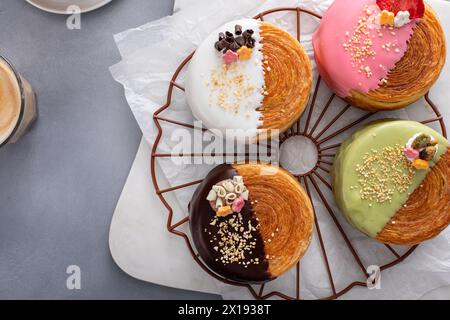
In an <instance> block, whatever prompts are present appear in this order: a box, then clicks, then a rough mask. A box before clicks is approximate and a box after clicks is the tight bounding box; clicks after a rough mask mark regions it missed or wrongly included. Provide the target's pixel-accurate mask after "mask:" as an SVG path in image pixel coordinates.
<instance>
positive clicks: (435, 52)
mask: <svg viewBox="0 0 450 320" xmlns="http://www.w3.org/2000/svg"><path fill="white" fill-rule="evenodd" d="M445 57H446V46H445V36H444V32H443V30H442V27H441V24H440V22H439V20H438V18H437V16H436V13H435V12H434V11H433V9H432V8H431V7H430V6H429V5H427V6H426V10H425V15H424V17H423V18H422V19H421V20H420V22H419V23H418V25H417V27H416V28H415V29H414V33H413V35H412V37H411V39H410V42H409V44H408V50H407V51H406V53H405V55H404V56H403V58H402V59H401V60H400V61H399V62H398V63H397V64H396V66H395V68H394V69H393V70H391V71H390V72H389V74H388V77H387V83H386V84H385V85H382V86H381V87H380V88H378V89H376V90H372V91H370V92H369V93H367V94H364V93H362V92H359V91H357V90H353V91H352V93H351V96H349V97H347V98H346V100H347V101H348V102H349V103H350V104H352V105H354V106H357V107H360V108H362V109H366V110H369V111H377V110H395V109H400V108H404V107H406V106H408V105H410V104H412V103H414V102H415V101H417V100H419V99H420V98H421V97H423V96H424V95H425V94H426V93H427V92H428V91H429V90H430V88H431V86H432V85H433V84H434V83H435V82H436V80H437V79H438V77H439V74H440V73H441V71H442V68H443V67H444V64H445Z"/></svg>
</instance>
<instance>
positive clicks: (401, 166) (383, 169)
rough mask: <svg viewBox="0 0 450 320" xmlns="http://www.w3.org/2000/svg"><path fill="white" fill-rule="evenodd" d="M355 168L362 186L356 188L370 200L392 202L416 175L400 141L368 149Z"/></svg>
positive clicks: (362, 197) (363, 197)
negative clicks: (377, 148) (397, 143)
mask: <svg viewBox="0 0 450 320" xmlns="http://www.w3.org/2000/svg"><path fill="white" fill-rule="evenodd" d="M356 172H357V173H358V184H359V186H356V187H353V189H355V188H356V189H359V191H360V197H361V199H362V200H368V201H370V202H371V203H372V202H377V203H384V202H391V201H392V197H393V195H394V194H395V193H396V192H398V193H405V192H407V191H408V189H409V187H410V186H411V184H412V182H413V178H414V175H415V170H414V168H413V166H412V165H411V162H410V161H408V159H407V158H406V156H405V155H404V154H403V147H402V146H401V145H395V146H388V147H384V148H383V149H381V150H372V151H371V152H369V153H366V154H365V155H364V157H363V161H362V163H361V164H358V165H356Z"/></svg>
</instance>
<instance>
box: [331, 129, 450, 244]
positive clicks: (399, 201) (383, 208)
mask: <svg viewBox="0 0 450 320" xmlns="http://www.w3.org/2000/svg"><path fill="white" fill-rule="evenodd" d="M420 132H422V133H426V134H429V135H432V136H433V137H434V138H435V139H437V140H438V142H439V149H438V152H437V154H436V156H435V158H434V160H433V161H431V162H430V167H433V166H434V165H435V164H436V162H437V161H439V159H440V157H441V156H442V154H444V153H445V152H446V151H447V149H448V147H449V144H448V142H447V140H446V139H445V138H444V137H443V136H442V135H440V134H439V133H437V132H436V131H434V130H433V129H431V128H429V127H427V126H425V125H423V124H421V123H418V122H415V121H404V120H378V121H375V122H372V123H369V124H368V125H366V126H364V127H363V128H361V129H360V130H358V131H357V132H355V133H354V134H353V135H352V136H351V137H350V138H349V139H347V140H346V141H344V143H343V144H342V145H341V147H340V148H339V151H338V153H337V154H336V158H335V162H334V165H333V169H332V178H333V192H334V196H335V199H336V203H337V204H338V206H339V208H340V209H341V211H342V212H343V213H344V215H345V216H346V218H347V220H348V221H349V222H350V223H351V224H353V225H354V226H355V227H356V228H358V229H359V230H361V231H362V232H364V233H366V234H367V235H369V236H371V237H376V235H377V234H378V232H380V231H381V230H382V229H383V228H384V226H385V225H386V223H388V222H389V220H390V219H391V218H392V217H393V216H394V215H395V213H396V212H397V211H398V210H399V209H400V208H401V207H402V206H403V205H404V204H405V203H406V202H407V200H408V197H409V195H410V194H411V193H412V192H413V191H414V190H416V189H417V188H418V187H419V186H420V184H421V183H422V181H423V179H425V177H426V175H427V174H428V172H429V170H417V171H415V174H414V178H413V180H412V184H411V185H410V187H409V189H408V190H407V192H403V193H401V192H398V191H395V192H394V194H393V195H392V200H391V201H390V202H389V201H386V202H382V203H378V202H375V201H373V202H371V201H369V200H362V199H361V195H360V190H359V188H358V189H357V188H354V186H358V173H357V171H356V166H357V165H358V164H361V163H362V162H363V158H364V156H365V155H366V154H367V153H370V152H372V150H382V149H383V148H385V147H389V146H391V147H392V146H395V145H401V146H404V145H406V143H407V142H408V140H409V139H410V138H411V137H412V136H413V135H415V134H417V133H420ZM402 170H404V169H402ZM404 171H405V173H406V170H404Z"/></svg>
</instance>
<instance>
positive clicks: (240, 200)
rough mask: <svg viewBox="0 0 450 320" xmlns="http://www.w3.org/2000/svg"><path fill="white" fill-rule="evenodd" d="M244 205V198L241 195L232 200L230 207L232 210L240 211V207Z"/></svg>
mask: <svg viewBox="0 0 450 320" xmlns="http://www.w3.org/2000/svg"><path fill="white" fill-rule="evenodd" d="M244 205H245V200H244V198H242V197H239V198H236V199H235V200H234V201H233V204H232V205H231V209H232V210H233V212H237V213H239V212H241V210H242V208H243V207H244Z"/></svg>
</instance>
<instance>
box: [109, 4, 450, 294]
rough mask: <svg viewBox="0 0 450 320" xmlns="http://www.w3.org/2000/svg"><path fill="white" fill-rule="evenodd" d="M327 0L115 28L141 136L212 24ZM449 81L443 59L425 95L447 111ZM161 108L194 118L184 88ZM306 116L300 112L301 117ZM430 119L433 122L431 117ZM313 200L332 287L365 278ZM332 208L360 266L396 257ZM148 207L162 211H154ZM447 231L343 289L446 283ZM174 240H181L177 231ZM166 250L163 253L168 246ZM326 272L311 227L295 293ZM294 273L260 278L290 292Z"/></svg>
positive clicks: (284, 22) (194, 12)
mask: <svg viewBox="0 0 450 320" xmlns="http://www.w3.org/2000/svg"><path fill="white" fill-rule="evenodd" d="M331 2H332V1H330V0H308V1H292V0H286V1H279V0H278V1H274V0H267V1H262V0H261V1H255V0H248V1H220V0H216V1H214V2H211V1H209V2H203V1H199V3H198V5H196V6H195V7H194V6H192V7H190V8H184V9H182V10H180V11H178V12H176V13H175V14H174V15H173V16H172V17H167V18H164V19H161V20H159V21H155V22H152V23H149V24H147V25H144V26H142V27H139V28H137V29H132V30H128V31H125V32H123V33H121V34H118V35H116V37H115V39H116V42H117V45H118V48H119V50H120V52H121V54H122V57H123V59H122V61H121V62H120V63H119V64H117V65H115V66H113V67H111V72H112V74H113V77H114V78H115V79H116V80H117V81H118V82H120V83H121V84H123V86H124V88H125V94H126V97H127V100H128V102H129V104H130V107H131V109H132V111H133V113H134V115H135V117H136V119H137V121H138V123H139V125H140V127H141V129H142V131H143V134H144V137H145V138H146V140H147V142H148V143H149V144H152V143H153V142H154V139H155V134H156V129H155V127H154V124H153V121H152V114H153V112H154V111H155V110H156V109H157V108H158V107H159V106H160V105H162V104H164V102H165V99H166V94H167V86H168V81H169V79H170V78H171V76H172V74H173V72H174V70H175V69H176V67H177V66H178V65H179V63H180V62H181V61H182V60H183V59H184V58H185V56H187V55H188V54H189V53H190V52H192V51H193V50H194V49H195V47H196V46H197V45H198V44H199V43H200V42H201V40H202V39H203V38H204V37H205V36H206V35H207V34H209V32H210V31H211V30H213V29H215V28H217V27H218V26H220V25H221V24H223V23H225V22H227V21H230V20H233V19H236V18H240V17H243V16H247V17H251V16H253V15H255V14H256V13H259V12H261V11H264V10H265V9H269V8H272V7H281V6H298V5H300V6H302V7H304V8H307V9H310V10H312V11H315V12H318V13H323V12H324V11H325V10H326V8H327V7H328V5H329V4H330V3H331ZM430 3H431V4H432V5H433V6H434V7H435V9H436V10H437V11H438V14H439V15H440V18H441V21H442V22H443V24H444V29H445V30H447V35H448V34H449V33H450V32H449V30H450V25H449V22H448V21H449V19H448V16H449V15H450V8H449V5H448V4H447V3H444V2H440V1H430ZM267 20H269V21H272V22H275V23H277V24H278V25H280V26H282V27H284V28H286V29H288V30H289V31H291V32H294V29H295V27H294V22H295V15H294V14H276V15H274V16H271V18H268V19H267ZM316 26H317V21H316V20H315V19H312V18H310V17H308V16H303V15H302V44H303V45H304V47H305V48H306V50H307V52H308V53H309V55H310V57H311V58H312V50H311V49H312V48H311V34H312V32H313V30H314V29H315V28H316ZM178 82H179V83H180V84H183V74H181V77H180V80H178ZM449 84H450V78H449V67H448V65H447V67H446V69H445V71H444V73H443V76H442V77H441V78H440V80H439V82H438V83H437V84H436V85H435V86H434V88H433V90H432V95H431V96H432V98H433V100H434V101H435V102H436V103H437V104H438V105H439V106H440V108H441V110H442V112H443V113H444V114H447V115H448V112H447V111H446V108H445V107H446V102H447V101H448V99H449V98H450V94H449V92H448V90H445V89H444V88H446V87H447V88H448V85H449ZM329 95H330V92H329V91H328V89H326V88H325V86H322V89H321V90H320V92H319V95H318V99H317V107H316V109H315V113H314V115H313V120H314V119H315V117H317V115H318V114H319V113H320V111H321V108H322V107H323V106H324V104H325V102H326V100H327V99H328V98H329ZM340 106H343V102H340V101H337V102H336V103H335V104H334V105H333V108H330V110H333V111H330V112H329V113H328V114H327V116H326V117H325V119H324V120H323V121H322V122H321V124H320V125H319V126H318V129H317V131H316V132H320V130H321V128H322V127H324V126H325V125H326V124H327V123H328V121H329V120H330V119H331V118H333V117H334V116H335V115H336V114H337V112H339V110H340ZM362 114H363V112H361V111H358V110H356V109H351V110H350V111H348V113H346V114H345V117H343V118H342V119H341V121H339V122H338V123H336V124H335V125H333V126H332V127H331V128H330V129H329V130H328V131H327V132H326V133H325V134H324V137H325V136H326V135H327V134H329V133H332V132H334V131H335V130H336V129H337V128H339V127H342V126H344V125H346V124H348V123H350V122H352V121H353V120H355V119H357V118H359V117H360V116H361V115H362ZM164 115H165V116H167V117H168V118H171V119H176V120H182V121H185V122H192V121H193V118H192V115H191V113H190V110H189V108H188V106H187V105H186V103H185V100H184V96H183V93H182V92H181V91H177V90H176V91H174V99H173V105H172V107H171V108H170V111H168V112H166V113H164ZM433 116H434V115H433V113H432V112H431V110H430V109H429V108H427V107H425V103H424V102H423V101H420V102H418V103H416V104H415V105H414V106H411V107H410V108H408V109H407V110H402V111H398V112H394V113H389V114H377V115H376V117H373V118H372V119H376V118H384V117H391V118H393V117H396V118H403V119H415V120H425V119H428V118H432V117H433ZM449 116H450V115H449ZM305 118H306V117H305V116H304V117H303V119H305ZM432 126H434V128H436V129H438V128H437V127H436V125H432ZM174 129H177V127H176V126H173V125H165V126H164V131H165V132H166V134H167V135H166V136H165V137H163V140H162V143H161V144H160V150H159V152H162V153H166V152H168V153H170V151H171V148H172V147H173V143H174V142H171V141H170V139H169V137H170V133H171V132H173V130H174ZM349 134H351V131H349V132H347V133H346V134H345V135H341V136H340V137H339V140H340V139H342V138H343V137H344V136H348V135H349ZM329 144H333V140H330V141H329ZM159 165H160V166H161V169H162V172H163V173H164V175H165V178H166V179H167V181H168V185H172V186H173V185H179V184H182V183H186V182H189V181H193V180H197V179H201V178H203V177H204V176H205V175H206V173H207V172H208V171H209V170H210V169H211V168H212V166H207V165H174V163H173V162H172V161H171V160H169V159H163V160H160V161H159ZM162 187H164V186H162ZM322 190H325V188H322ZM192 192H193V187H191V188H185V189H182V190H181V191H178V192H175V193H173V195H174V198H173V199H171V200H172V201H173V203H174V206H176V207H177V208H178V210H176V213H177V214H179V215H178V216H177V218H176V219H179V218H182V217H184V216H185V214H186V211H187V210H186V209H185V208H186V206H187V203H188V201H189V199H190V198H191V196H192ZM326 196H327V198H328V199H329V200H330V203H333V204H334V202H333V201H332V197H331V194H330V193H329V192H326ZM313 202H314V204H315V206H316V212H317V216H318V219H319V224H320V227H321V232H322V235H323V237H324V242H325V248H326V250H327V253H328V258H329V260H330V265H331V266H332V274H333V279H334V281H335V284H336V289H337V290H338V291H339V290H341V289H343V288H344V287H345V286H346V285H348V284H349V282H351V281H355V280H359V281H365V277H364V276H363V274H362V272H361V270H359V269H358V267H357V265H356V263H355V262H354V260H353V257H352V256H351V253H350V251H349V250H348V249H347V248H346V245H345V243H344V242H343V239H342V237H341V236H340V234H339V232H338V230H337V228H336V227H335V226H334V224H333V222H332V221H331V219H330V216H329V214H328V211H327V210H326V208H324V206H323V205H322V203H321V201H320V198H319V197H318V196H317V195H316V194H314V193H313ZM332 209H333V211H334V212H335V213H336V215H337V217H338V219H339V221H340V223H341V225H342V226H343V227H344V229H345V231H346V232H347V234H348V235H349V237H350V239H351V240H352V243H353V244H354V246H355V249H356V250H357V251H358V253H359V254H360V256H361V258H362V261H363V263H364V265H365V266H368V265H370V264H379V265H382V264H384V263H386V262H389V261H391V260H392V259H393V258H394V257H393V255H392V254H391V253H390V252H389V251H388V250H386V248H385V247H384V246H383V245H381V244H379V243H377V242H375V241H373V240H370V239H368V238H367V237H366V236H364V235H362V234H360V233H359V232H357V231H356V230H354V229H353V228H352V227H351V226H349V225H348V223H347V222H346V221H345V220H344V219H343V218H342V216H341V214H340V213H339V211H338V209H337V208H336V207H335V206H334V205H333V206H332ZM153 214H160V213H159V212H158V213H156V212H155V213H153ZM163 214H165V213H163ZM185 231H187V230H185ZM145 232H147V233H151V230H146V231H145ZM137 236H139V235H137ZM449 237H450V233H449V230H446V231H445V232H444V233H442V234H441V235H440V236H439V237H437V238H436V239H434V240H432V241H430V242H427V243H425V244H423V245H421V246H420V247H419V249H418V250H416V251H415V252H414V253H413V255H412V256H411V257H410V258H408V260H406V262H404V263H402V264H401V265H400V266H397V267H395V268H393V269H390V270H388V271H386V272H383V274H382V279H381V290H367V289H356V290H353V291H352V294H349V295H346V296H345V297H347V298H349V297H354V298H355V297H356V298H366V297H370V298H385V299H389V298H405V299H408V298H410V299H415V298H419V297H420V296H422V295H423V294H424V293H425V292H428V291H430V290H432V289H434V288H437V287H441V286H443V285H446V284H448V283H450V277H449V275H450V252H449V250H448V248H449V242H450V239H449ZM179 241H182V240H181V239H180V240H179ZM396 249H397V250H398V251H399V252H403V251H404V250H405V249H404V248H396ZM159 254H164V252H160V253H159ZM167 254H169V253H168V252H167ZM176 258H177V257H173V259H176ZM184 258H186V257H184ZM187 258H189V257H187ZM325 272H326V271H325V269H324V263H323V256H322V254H321V252H320V247H319V243H318V241H317V233H316V236H315V237H314V239H313V243H312V245H311V247H310V249H309V251H308V253H307V255H306V256H305V257H304V259H303V260H302V264H301V288H302V290H301V295H302V297H303V298H306V299H313V298H320V297H324V296H328V295H330V294H331V288H330V285H329V281H328V278H327V277H326V273H325ZM294 273H295V270H291V272H289V273H288V274H286V275H284V276H283V277H281V278H280V279H278V280H276V281H274V282H271V283H270V284H268V285H267V286H266V288H267V289H266V292H269V291H270V290H272V289H275V290H278V291H282V292H284V293H287V294H294V290H295V284H294V279H295V277H294ZM183 277H186V275H183ZM219 291H220V292H221V293H222V294H223V296H224V297H225V298H241V299H242V298H249V294H248V292H247V291H246V290H245V289H241V288H236V287H231V286H227V285H220V288H219Z"/></svg>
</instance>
